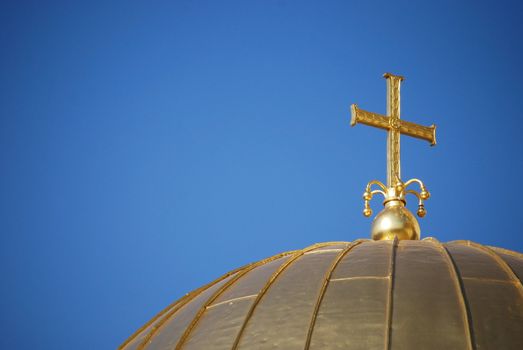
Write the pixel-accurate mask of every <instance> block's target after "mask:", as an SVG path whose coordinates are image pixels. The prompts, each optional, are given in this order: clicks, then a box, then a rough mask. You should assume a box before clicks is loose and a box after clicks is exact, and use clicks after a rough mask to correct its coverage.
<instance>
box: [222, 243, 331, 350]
mask: <svg viewBox="0 0 523 350" xmlns="http://www.w3.org/2000/svg"><path fill="white" fill-rule="evenodd" d="M336 243H339V242H336ZM333 244H335V242H328V243H317V244H314V245H312V246H310V247H307V248H305V249H303V250H299V251H297V252H296V253H294V255H292V256H291V257H290V258H289V260H287V261H286V262H284V263H283V264H282V265H281V266H280V267H279V268H278V270H276V271H275V272H274V273H273V274H272V275H271V277H270V278H269V280H268V281H267V283H265V285H264V286H263V288H262V289H261V291H260V292H259V293H258V295H257V296H256V299H255V300H254V302H253V303H252V305H251V307H250V308H249V311H248V312H247V315H246V316H245V319H244V321H243V323H242V326H241V328H240V331H239V332H238V334H237V335H236V338H235V339H234V343H233V345H232V348H231V350H236V349H237V348H238V345H239V344H240V340H241V337H242V335H243V332H244V331H245V328H246V327H247V323H249V320H250V319H251V317H252V314H253V313H254V309H255V308H256V306H257V305H258V303H259V302H260V300H261V299H262V298H263V296H264V295H265V293H266V292H267V290H268V289H269V288H270V287H271V286H272V284H273V283H274V282H275V281H276V279H277V278H278V277H279V276H280V275H281V273H282V272H283V271H285V270H286V269H287V268H288V267H289V266H290V265H291V264H292V263H293V262H295V261H296V260H297V259H298V258H299V257H300V256H302V255H303V254H305V253H307V252H309V251H312V250H314V249H317V248H320V247H326V246H329V245H333Z"/></svg>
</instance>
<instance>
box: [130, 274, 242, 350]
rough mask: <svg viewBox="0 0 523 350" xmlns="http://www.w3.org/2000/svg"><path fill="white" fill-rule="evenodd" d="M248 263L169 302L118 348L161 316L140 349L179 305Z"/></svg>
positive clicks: (145, 337) (182, 304)
mask: <svg viewBox="0 0 523 350" xmlns="http://www.w3.org/2000/svg"><path fill="white" fill-rule="evenodd" d="M247 266H249V265H245V266H242V267H239V268H237V269H235V270H232V271H230V272H228V273H226V274H224V275H222V276H221V277H219V278H217V279H216V280H214V281H212V282H210V283H207V284H206V285H203V286H201V287H200V288H198V289H195V290H193V291H192V292H189V293H187V294H185V295H184V296H183V297H181V298H180V299H178V300H177V301H175V302H174V303H171V304H170V305H169V306H167V307H166V308H165V309H163V310H162V311H160V313H158V314H157V315H156V316H154V317H153V318H152V319H151V320H149V322H147V323H146V324H145V325H144V326H142V327H141V328H140V329H138V330H137V331H136V332H135V333H134V334H133V335H131V337H129V338H128V339H127V340H126V341H125V342H124V343H123V344H122V345H121V346H120V349H121V350H123V349H124V348H125V347H126V346H127V345H128V344H129V343H130V342H131V341H132V340H134V339H135V338H136V337H137V336H138V335H139V334H140V333H141V332H142V331H144V330H145V329H146V328H147V327H148V326H149V325H151V324H152V323H153V322H154V321H156V320H158V319H159V318H161V317H162V316H163V318H162V319H161V320H160V321H158V323H157V324H155V325H154V326H152V328H151V330H150V331H149V332H148V333H147V334H146V335H145V336H144V339H143V340H142V341H141V343H140V344H139V345H138V347H137V350H142V349H144V347H145V346H146V345H147V342H148V341H149V340H150V339H151V338H152V337H153V336H154V335H155V334H156V332H157V331H158V330H159V329H160V328H161V326H162V325H163V324H164V323H165V322H166V321H167V319H169V318H170V317H171V316H172V315H173V314H175V313H176V312H177V311H178V310H179V309H180V308H181V307H183V306H184V305H185V304H187V303H188V302H189V301H191V300H192V299H194V298H195V297H196V296H197V295H199V294H200V293H202V292H203V291H205V290H207V289H209V288H211V287H212V286H214V285H215V284H216V283H219V282H221V281H223V280H224V279H225V278H227V277H229V276H231V275H234V274H235V273H237V272H238V271H240V270H242V269H244V268H246V267H247Z"/></svg>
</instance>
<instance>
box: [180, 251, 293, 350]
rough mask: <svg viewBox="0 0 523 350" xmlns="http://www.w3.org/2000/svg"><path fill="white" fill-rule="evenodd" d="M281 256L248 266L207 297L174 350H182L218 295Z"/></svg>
mask: <svg viewBox="0 0 523 350" xmlns="http://www.w3.org/2000/svg"><path fill="white" fill-rule="evenodd" d="M282 256H284V255H281V254H280V255H274V256H272V257H270V258H268V259H265V260H261V261H258V262H255V263H253V264H250V265H248V266H247V267H246V268H244V269H242V270H241V271H239V272H238V273H237V274H236V275H235V276H234V277H233V278H231V279H230V280H229V281H227V283H225V284H224V285H223V286H221V287H220V288H218V290H217V291H216V292H214V293H213V294H212V295H211V296H210V297H209V299H207V301H206V302H205V303H203V304H202V306H201V307H200V309H199V310H198V312H197V313H196V316H194V318H193V319H192V321H191V323H190V324H189V326H187V328H186V329H185V331H184V333H183V334H182V336H181V337H180V340H179V341H178V344H176V347H175V350H180V349H181V348H182V346H184V344H185V342H186V341H187V339H188V338H189V335H190V334H191V332H192V331H193V329H194V328H195V327H196V325H197V324H198V322H199V321H200V319H201V317H202V316H203V314H204V313H205V311H206V310H207V308H208V307H209V305H211V304H212V303H213V302H214V301H215V300H216V299H218V297H219V296H220V295H222V293H223V292H225V290H227V289H228V288H229V287H230V286H232V285H233V284H234V283H235V282H236V281H238V280H239V279H240V278H242V277H243V276H245V275H246V274H247V273H248V272H250V271H252V270H253V269H254V268H256V267H258V266H261V265H263V264H266V263H268V262H270V261H273V260H276V259H279V258H281V257H282Z"/></svg>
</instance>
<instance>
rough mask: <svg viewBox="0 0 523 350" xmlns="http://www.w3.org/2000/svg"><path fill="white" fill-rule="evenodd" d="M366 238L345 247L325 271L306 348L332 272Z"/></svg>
mask: <svg viewBox="0 0 523 350" xmlns="http://www.w3.org/2000/svg"><path fill="white" fill-rule="evenodd" d="M365 241H366V240H356V241H354V242H352V243H349V245H347V247H346V248H344V249H343V250H342V251H341V253H340V254H339V255H338V256H337V257H336V259H335V260H334V261H333V263H332V265H331V266H330V267H329V269H328V270H327V272H326V273H325V278H324V280H323V284H322V286H321V289H320V293H319V296H318V299H317V300H316V305H315V306H314V311H313V313H312V317H311V323H310V326H309V330H308V332H307V339H306V341H305V350H309V347H310V345H311V339H312V332H313V331H314V325H315V324H316V318H317V317H318V311H319V310H320V305H321V302H322V301H323V297H324V296H325V292H326V291H327V287H328V285H329V281H330V279H331V276H332V273H333V272H334V269H336V267H337V266H338V264H339V263H340V261H341V259H343V258H344V257H345V255H347V254H348V253H349V252H350V251H351V250H352V248H354V247H356V246H358V245H359V244H361V243H363V242H365Z"/></svg>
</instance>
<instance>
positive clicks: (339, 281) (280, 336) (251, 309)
mask: <svg viewBox="0 0 523 350" xmlns="http://www.w3.org/2000/svg"><path fill="white" fill-rule="evenodd" d="M522 278H523V255H522V254H520V253H516V252H512V251H508V250H505V249H500V248H494V247H488V246H484V245H480V244H477V243H473V242H470V241H454V242H449V243H440V242H438V241H437V240H435V239H432V238H427V239H424V240H422V241H397V240H395V241H371V240H358V241H355V242H352V243H349V242H329V243H320V244H315V245H313V246H311V247H308V248H305V249H303V250H297V251H292V252H287V253H283V254H279V255H276V256H273V257H271V258H268V259H265V260H262V261H259V262H256V263H253V264H250V265H247V266H244V267H242V268H240V269H237V270H235V271H232V272H230V273H228V274H226V275H224V276H222V277H221V278H219V279H217V280H216V281H214V282H212V283H210V284H208V285H206V286H204V287H202V288H199V289H197V290H195V291H193V292H191V293H189V294H187V295H186V296H185V297H183V298H181V299H180V300H178V301H176V302H175V303H173V304H172V305H170V306H168V307H167V308H166V309H165V310H163V311H162V312H160V313H159V314H158V315H157V316H156V317H154V318H153V319H152V320H151V321H149V322H148V323H147V324H145V325H144V326H143V327H142V328H141V329H139V330H138V331H137V332H136V333H135V334H133V335H132V336H131V337H130V338H129V339H128V340H127V341H126V342H125V343H123V344H122V345H121V347H120V348H121V349H125V350H131V349H132V350H134V349H148V350H151V349H183V350H188V349H286V350H292V349H402V350H404V349H438V350H441V349H453V350H454V349H523V285H522Z"/></svg>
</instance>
